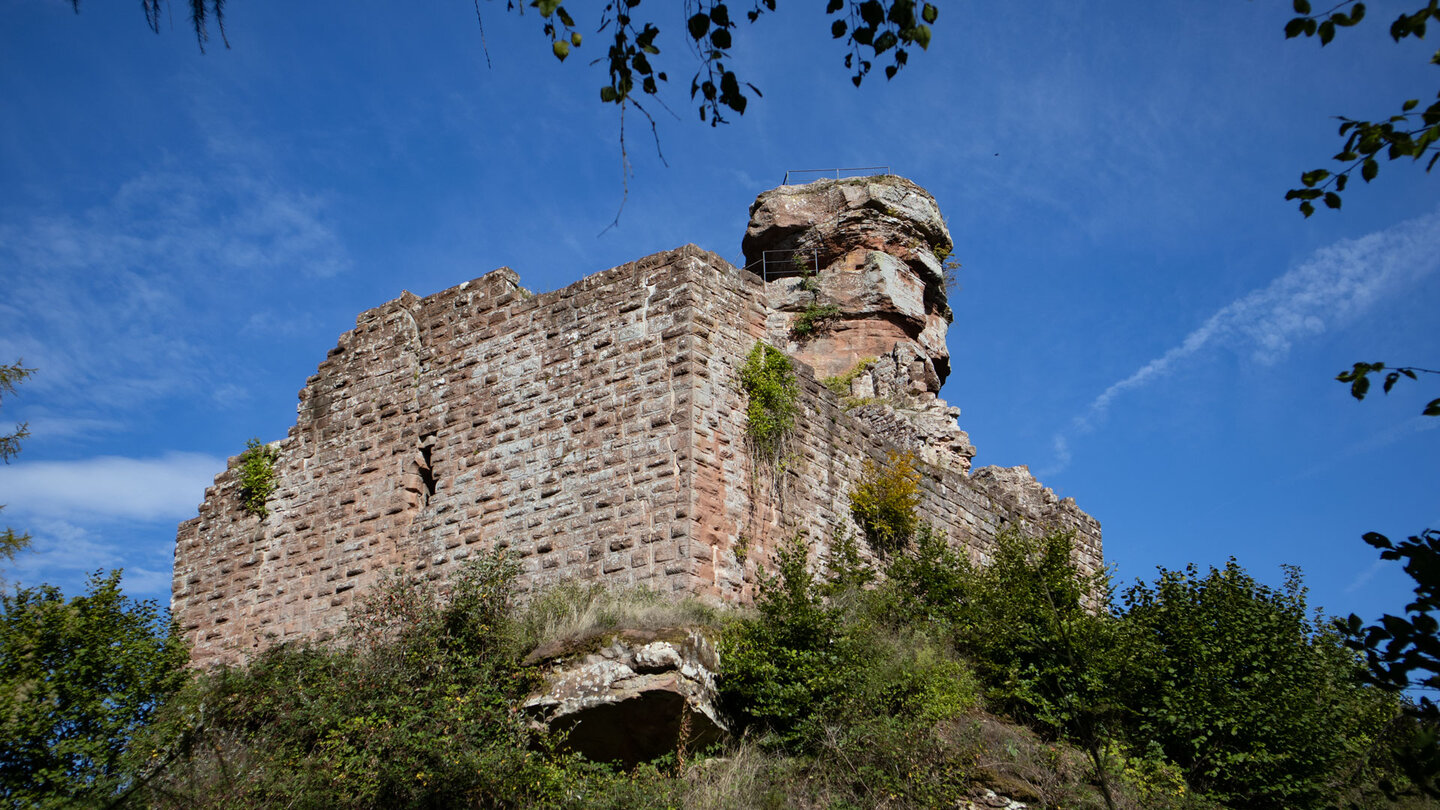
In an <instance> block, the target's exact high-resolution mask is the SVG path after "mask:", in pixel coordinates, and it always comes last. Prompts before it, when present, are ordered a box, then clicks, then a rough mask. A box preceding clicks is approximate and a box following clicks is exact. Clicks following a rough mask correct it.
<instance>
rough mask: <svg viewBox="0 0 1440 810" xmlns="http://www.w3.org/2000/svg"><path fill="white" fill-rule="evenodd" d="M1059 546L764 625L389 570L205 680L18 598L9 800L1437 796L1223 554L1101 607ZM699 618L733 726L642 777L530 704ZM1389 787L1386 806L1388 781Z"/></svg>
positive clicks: (1349, 666)
mask: <svg viewBox="0 0 1440 810" xmlns="http://www.w3.org/2000/svg"><path fill="white" fill-rule="evenodd" d="M1072 542H1073V541H1072V538H1071V536H1070V535H1068V534H1064V533H1058V534H1049V535H1045V536H1042V537H1026V536H1022V535H1019V534H1005V535H1003V536H1002V537H1001V538H1000V540H999V542H998V544H997V545H996V547H995V548H994V549H993V550H992V552H991V556H992V559H991V560H990V562H989V564H988V565H986V566H984V567H979V566H975V565H972V563H971V562H970V561H969V560H968V559H967V558H966V557H965V556H964V555H963V554H962V553H961V552H959V551H957V550H956V549H955V548H953V547H952V546H951V545H950V544H949V543H948V542H947V541H946V539H945V538H944V537H942V536H941V535H939V534H937V533H935V532H933V531H932V530H930V529H929V528H928V527H926V526H923V525H922V526H918V527H917V528H916V529H915V531H914V534H913V536H912V538H911V540H910V542H908V543H904V544H901V545H897V546H896V547H895V549H894V551H893V553H891V554H890V555H889V556H887V557H884V558H882V560H881V562H880V563H879V564H876V563H874V562H870V561H867V559H868V558H867V557H866V556H865V555H864V554H862V553H861V551H860V549H859V548H857V547H856V545H855V544H854V542H853V541H851V540H850V539H849V538H848V537H846V536H844V535H840V536H837V537H835V538H833V539H832V542H831V544H830V545H831V548H830V553H829V555H828V556H827V560H826V564H825V565H824V566H821V565H820V564H819V563H818V561H815V560H812V559H811V550H810V548H809V547H808V546H807V543H806V542H805V538H803V537H802V536H798V535H797V536H795V537H792V538H791V539H790V540H788V541H786V542H784V543H782V544H781V545H780V546H779V547H778V548H777V549H775V550H774V552H773V554H774V556H773V558H772V559H771V565H772V568H771V570H770V571H768V572H766V573H765V574H764V575H763V576H762V579H761V581H760V587H759V595H758V598H757V600H756V604H755V606H754V608H753V609H751V610H739V609H728V610H717V609H715V608H710V607H705V606H703V605H700V604H699V603H697V602H693V601H682V602H678V603H675V602H670V601H668V600H667V599H665V598H664V597H662V596H661V595H660V594H656V593H653V592H649V591H644V590H606V589H605V588H602V587H600V586H598V585H591V584H577V583H571V584H566V585H562V586H559V587H556V588H553V589H549V590H545V591H541V592H539V593H536V594H534V595H533V596H532V598H531V599H530V600H529V602H528V603H526V604H520V603H519V602H518V601H517V598H516V596H517V587H516V576H517V574H518V571H519V567H518V564H517V562H516V561H515V560H514V559H513V558H511V557H508V556H506V555H505V554H503V553H500V552H496V553H490V554H482V555H479V556H477V557H476V558H474V559H472V560H471V561H470V562H469V563H468V564H467V565H466V567H465V568H463V569H462V570H461V572H460V573H459V574H458V575H457V577H456V578H455V579H453V580H452V581H451V582H450V584H449V585H448V586H444V587H447V590H446V592H445V596H444V598H442V595H441V592H440V590H439V588H441V587H442V585H441V584H440V582H439V581H435V580H427V579H423V578H420V577H396V578H394V579H392V580H389V581H388V582H386V583H384V584H382V585H381V586H380V587H378V588H376V589H374V590H372V591H371V592H370V593H369V594H368V595H367V596H365V597H363V598H362V599H361V600H359V602H358V603H357V605H356V606H355V607H354V608H353V609H352V610H351V612H350V614H349V617H348V621H347V624H346V625H345V627H344V628H343V630H342V633H341V637H340V639H338V641H340V642H343V643H333V642H332V643H331V644H329V645H320V644H312V643H301V644H288V645H280V646H276V647H272V648H270V649H269V650H267V651H266V652H264V653H262V654H260V655H259V656H257V657H256V658H255V659H254V660H253V661H252V662H251V663H250V664H249V665H248V666H246V667H244V668H238V669H219V670H215V671H212V672H209V673H205V674H203V675H197V676H193V677H192V676H191V675H190V674H189V673H187V672H186V671H185V670H184V669H183V662H184V658H185V655H184V650H183V648H182V647H181V646H180V645H179V643H178V642H176V641H175V640H174V637H173V636H172V635H171V634H170V633H168V632H166V631H165V629H164V628H163V627H162V626H161V625H160V624H159V623H158V621H157V620H156V611H155V608H154V606H153V605H149V604H148V603H138V604H137V603H129V602H128V601H127V600H125V599H124V597H122V596H120V595H119V592H118V575H111V577H109V578H108V579H105V580H100V579H98V578H97V580H96V581H95V582H94V583H92V593H91V594H90V595H89V596H86V597H81V598H78V599H75V600H72V601H71V602H69V603H66V602H65V601H64V600H63V599H61V598H60V597H59V595H58V593H56V592H55V591H54V590H53V589H40V590H37V591H21V592H18V593H17V595H16V596H15V597H5V598H4V601H3V603H0V604H3V607H4V616H3V622H0V673H3V677H4V679H5V680H4V683H3V684H0V687H3V688H0V701H5V702H3V703H0V710H3V712H0V722H3V723H6V724H7V725H5V727H4V729H3V731H4V733H5V734H6V737H5V739H6V740H7V747H6V748H5V749H4V751H3V753H0V803H3V806H7V807H17V808H18V807H42V808H44V807H62V806H65V807H69V806H111V807H137V808H138V807H145V808H160V809H162V810H163V809H166V808H177V810H178V808H186V809H187V810H188V809H189V808H199V810H205V809H206V808H217V809H218V808H227V810H228V808H270V807H300V808H308V807H313V808H320V807H325V808H330V807H335V808H424V807H476V808H480V807H484V808H522V807H535V808H540V807H545V808H551V807H560V808H591V807H601V808H605V807H613V808H695V809H697V810H698V809H699V808H721V807H727V808H729V807H733V808H750V807H773V808H783V807H817V808H820V807H830V808H860V807H893V808H951V807H955V806H957V802H958V801H959V800H961V799H962V798H963V797H966V796H974V795H977V794H978V793H980V792H982V791H983V790H985V789H987V788H988V789H993V790H995V791H997V792H999V793H1002V794H1004V795H1005V796H1008V797H1011V798H1014V799H1018V800H1020V801H1023V802H1026V803H1027V804H1029V805H1030V806H1032V807H1037V808H1038V807H1051V808H1059V807H1065V808H1077V809H1083V808H1090V809H1091V810H1098V808H1102V807H1105V808H1116V809H1123V810H1141V808H1143V809H1144V810H1166V809H1167V808H1168V809H1170V810H1182V809H1185V810H1211V809H1214V808H1224V807H1235V808H1252V807H1286V808H1329V807H1344V806H1349V807H1361V808H1378V807H1401V806H1404V807H1434V806H1435V805H1434V804H1433V803H1430V804H1426V803H1425V800H1424V799H1423V798H1420V797H1418V796H1417V795H1416V782H1415V781H1414V779H1415V777H1412V776H1409V775H1407V772H1406V770H1405V768H1404V764H1403V762H1404V750H1403V746H1406V745H1409V744H1411V743H1413V741H1414V740H1415V739H1417V738H1418V737H1423V735H1424V734H1426V733H1431V732H1433V726H1430V727H1426V726H1423V725H1421V724H1419V723H1418V721H1416V720H1415V719H1414V718H1407V717H1405V716H1404V715H1401V714H1400V713H1399V711H1398V710H1399V702H1398V701H1397V700H1396V698H1395V697H1394V696H1393V695H1392V693H1390V692H1388V691H1385V690H1383V689H1379V688H1376V687H1373V686H1369V685H1367V684H1366V683H1365V681H1364V679H1363V677H1362V675H1363V673H1364V667H1363V665H1362V664H1361V663H1360V662H1359V661H1358V660H1357V659H1356V658H1355V657H1354V656H1352V655H1350V654H1349V653H1348V651H1347V650H1346V648H1345V646H1344V644H1343V643H1342V640H1341V638H1340V637H1339V636H1338V635H1337V634H1335V633H1332V632H1330V631H1327V630H1325V629H1322V628H1321V627H1320V626H1319V625H1318V623H1317V619H1314V618H1311V617H1310V616H1309V613H1308V609H1307V608H1306V606H1305V604H1304V591H1303V588H1302V587H1301V586H1300V582H1299V579H1298V574H1295V573H1294V572H1292V573H1291V574H1290V575H1289V578H1288V579H1287V581H1286V583H1285V584H1284V586H1283V587H1281V588H1279V589H1274V588H1269V587H1266V586H1264V585H1261V584H1259V583H1257V582H1256V581H1255V580H1254V579H1253V578H1251V577H1250V576H1249V575H1248V574H1246V573H1245V572H1244V571H1243V570H1242V569H1240V568H1239V566H1238V565H1235V564H1234V563H1233V562H1232V563H1230V564H1228V565H1227V566H1225V567H1224V568H1223V569H1211V570H1209V572H1208V573H1202V572H1200V571H1198V570H1196V569H1194V568H1188V569H1186V570H1184V571H1180V572H1170V571H1161V572H1160V575H1159V577H1158V578H1157V579H1156V580H1155V581H1154V582H1153V583H1139V582H1137V583H1135V584H1134V585H1132V586H1131V587H1129V588H1127V589H1126V590H1125V592H1124V596H1123V598H1122V600H1121V604H1120V605H1119V606H1111V605H1110V602H1109V585H1108V582H1107V580H1106V577H1105V575H1104V573H1103V572H1097V573H1093V574H1085V573H1082V572H1080V571H1077V570H1076V568H1075V566H1074V565H1073V563H1072V562H1071V559H1072V552H1071V545H1072ZM677 625H679V626H695V625H701V626H710V627H712V628H714V629H713V632H714V633H715V634H716V636H717V637H718V638H719V640H720V641H719V643H720V658H719V660H720V670H719V672H718V673H717V674H718V681H717V685H718V687H719V691H720V701H721V705H722V706H723V707H724V709H725V710H726V712H727V714H728V716H729V718H730V720H731V722H732V724H733V727H734V731H735V732H736V736H735V737H734V739H732V740H731V741H730V742H728V743H726V744H724V745H723V746H721V747H719V748H716V749H714V750H711V751H708V752H694V751H684V750H683V749H681V750H677V751H675V752H674V753H672V754H667V755H665V756H663V757H661V758H659V759H657V760H655V761H653V762H650V763H642V764H640V765H638V766H636V767H634V768H631V769H628V770H619V769H617V767H616V766H612V765H606V764H601V763H595V762H590V761H587V760H585V759H584V758H582V757H580V756H579V755H576V754H573V753H567V752H566V750H565V748H564V745H563V737H555V736H551V735H549V734H547V733H546V732H544V731H543V730H541V729H539V728H538V727H535V726H532V725H531V724H530V723H528V722H527V720H526V719H525V713H524V712H523V711H522V709H521V706H522V703H523V702H524V700H525V699H526V697H527V696H528V695H529V694H530V693H531V690H533V689H534V688H536V686H537V685H538V683H539V678H540V675H539V673H538V672H537V671H536V670H535V669H533V668H531V667H527V666H526V665H525V664H524V663H523V662H524V659H525V654H526V653H527V652H528V651H530V650H532V649H535V648H536V646H537V645H541V644H544V645H554V644H555V643H557V642H558V643H559V644H560V646H561V647H565V648H567V649H572V650H573V649H579V648H580V647H577V646H576V645H580V646H583V643H584V641H585V640H586V639H598V638H603V637H604V636H605V635H606V634H607V633H611V632H614V631H616V630H619V629H624V628H630V627H642V628H643V627H648V628H652V629H661V628H665V627H674V626H677ZM1387 790H1388V791H1389V792H1390V794H1391V795H1393V796H1394V797H1395V798H1393V799H1392V798H1387V796H1386V793H1385V791H1387Z"/></svg>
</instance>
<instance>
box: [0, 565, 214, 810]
mask: <svg viewBox="0 0 1440 810" xmlns="http://www.w3.org/2000/svg"><path fill="white" fill-rule="evenodd" d="M186 660H187V655H186V652H185V647H184V645H183V644H181V643H180V642H179V641H178V640H177V639H176V637H175V635H174V633H173V630H172V628H170V627H169V626H168V625H167V624H166V623H165V622H164V621H162V619H161V613H160V610H159V608H157V607H156V605H155V603H153V602H136V601H133V600H131V599H130V598H128V597H126V596H125V595H124V594H123V593H121V591H120V572H119V571H114V572H112V573H110V574H109V575H107V576H103V577H102V576H100V575H99V574H96V575H95V576H94V577H92V578H91V580H90V584H89V588H88V590H87V593H85V594H84V595H83V596H77V597H75V598H73V599H70V600H68V601H67V600H66V599H65V598H64V596H63V595H62V594H61V593H60V590H59V589H58V588H55V587H53V586H49V585H42V586H40V587H38V588H16V589H15V590H14V592H13V593H4V594H0V740H4V744H3V746H0V806H4V807H14V808H21V807H24V808H61V807H77V806H90V805H98V804H99V803H100V802H101V801H103V800H104V799H106V798H107V797H111V796H115V795H118V794H120V793H122V792H123V791H124V790H125V789H126V788H127V787H128V786H129V785H130V784H131V783H132V782H133V780H134V778H135V774H136V773H137V772H138V771H139V770H140V769H141V768H143V766H144V763H143V758H140V755H139V749H137V748H135V747H134V746H133V745H132V742H133V740H134V739H135V737H136V735H138V734H141V733H142V732H144V730H145V728H146V726H147V724H149V723H150V722H151V721H152V720H153V718H154V716H155V713H156V711H157V709H158V708H159V706H160V704H161V703H162V702H163V701H164V700H165V699H166V698H168V697H170V696H171V695H173V694H175V692H176V691H177V690H179V689H180V687H181V686H182V685H184V683H185V682H186V680H187V678H188V674H187V673H186V671H185V663H186ZM137 758H138V759H137Z"/></svg>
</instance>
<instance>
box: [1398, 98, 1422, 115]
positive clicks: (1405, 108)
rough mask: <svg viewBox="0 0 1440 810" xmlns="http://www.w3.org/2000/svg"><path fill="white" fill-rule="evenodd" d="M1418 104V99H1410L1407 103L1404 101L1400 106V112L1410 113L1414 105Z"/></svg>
mask: <svg viewBox="0 0 1440 810" xmlns="http://www.w3.org/2000/svg"><path fill="white" fill-rule="evenodd" d="M1419 103H1420V99H1418V98H1412V99H1410V100H1409V101H1406V102H1405V103H1404V104H1401V105H1400V111H1401V112H1410V111H1411V110H1413V109H1415V107H1416V105H1418V104H1419Z"/></svg>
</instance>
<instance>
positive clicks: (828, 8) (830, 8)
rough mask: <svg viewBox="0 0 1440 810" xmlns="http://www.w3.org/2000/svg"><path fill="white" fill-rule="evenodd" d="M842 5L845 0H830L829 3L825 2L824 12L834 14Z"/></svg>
mask: <svg viewBox="0 0 1440 810" xmlns="http://www.w3.org/2000/svg"><path fill="white" fill-rule="evenodd" d="M844 5H845V0H830V2H829V3H827V4H825V13H826V14H834V13H835V12H837V11H839V10H840V9H841V7H843V6H844Z"/></svg>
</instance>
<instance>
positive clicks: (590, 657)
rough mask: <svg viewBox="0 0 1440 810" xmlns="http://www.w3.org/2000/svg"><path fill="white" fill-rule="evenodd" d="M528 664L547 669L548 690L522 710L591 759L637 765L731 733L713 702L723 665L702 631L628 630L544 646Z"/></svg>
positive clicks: (531, 657) (713, 740)
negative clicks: (719, 668) (717, 675)
mask: <svg viewBox="0 0 1440 810" xmlns="http://www.w3.org/2000/svg"><path fill="white" fill-rule="evenodd" d="M592 646H598V649H595V650H593V651H590V652H567V651H566V647H580V648H587V647H592ZM526 662H527V663H528V664H530V665H532V666H539V667H541V668H542V669H543V671H544V672H545V687H544V688H543V689H542V690H540V691H539V692H538V693H537V694H535V695H534V696H532V697H531V698H530V699H529V700H527V701H526V702H525V710H526V711H527V712H529V713H530V714H531V716H532V717H533V718H535V720H536V721H537V722H539V723H541V724H543V725H545V726H547V727H549V728H550V729H551V730H554V731H561V732H564V735H565V745H566V746H567V747H568V748H570V749H571V750H575V751H578V752H580V753H582V754H584V755H585V756H586V757H587V758H589V759H592V760H596V761H603V762H620V763H624V764H626V765H632V764H634V763H636V762H642V761H645V760H649V759H653V758H655V757H657V756H660V755H662V754H666V753H669V752H673V751H675V750H676V749H677V748H679V747H681V746H682V745H683V747H684V748H686V749H687V750H691V751H694V750H698V749H700V748H704V747H705V746H708V745H710V744H711V743H714V742H717V741H719V740H720V739H721V738H722V737H723V736H724V735H725V734H726V733H727V732H728V730H729V726H728V724H727V723H726V722H725V721H724V720H723V719H722V717H721V715H720V712H719V710H718V709H717V708H716V705H715V700H716V692H715V674H714V673H715V669H716V668H717V666H718V663H719V661H718V659H717V658H716V655H715V646H714V643H713V641H712V640H711V639H710V638H709V637H708V636H707V635H706V634H705V632H704V631H701V630H698V629H694V628H670V629H665V630H625V631H622V632H619V633H614V634H610V635H608V636H606V637H603V638H600V639H579V640H573V641H571V642H570V643H569V644H568V645H559V646H558V647H557V646H549V645H547V648H545V649H540V650H536V651H535V652H533V653H531V654H530V656H528V657H527V658H526ZM682 738H683V739H682Z"/></svg>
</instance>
